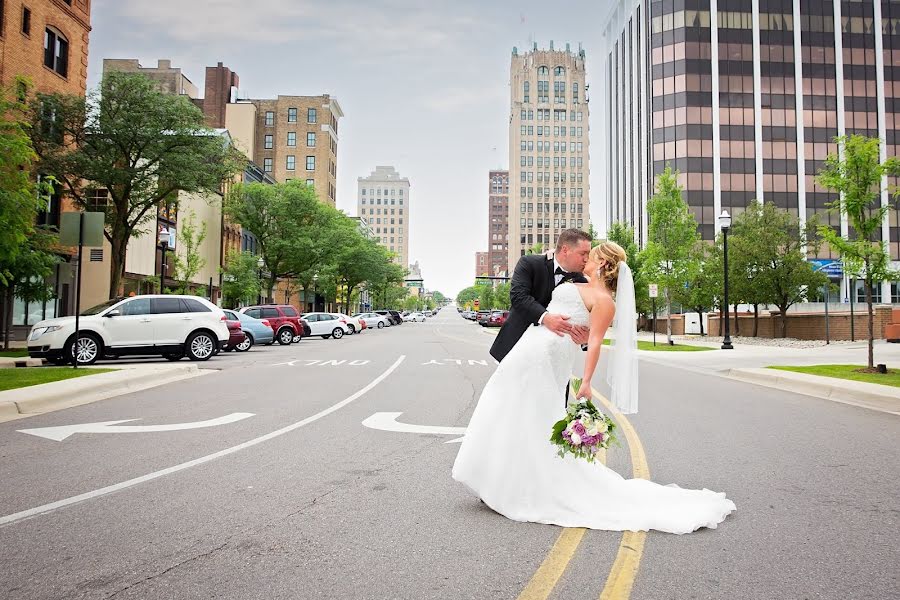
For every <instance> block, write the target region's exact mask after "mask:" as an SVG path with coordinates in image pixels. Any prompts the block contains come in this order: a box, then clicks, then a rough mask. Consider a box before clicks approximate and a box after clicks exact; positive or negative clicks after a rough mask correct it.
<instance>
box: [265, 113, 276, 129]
mask: <svg viewBox="0 0 900 600" xmlns="http://www.w3.org/2000/svg"><path fill="white" fill-rule="evenodd" d="M273 125H275V113H274V112H272V111H271V110H267V111H266V127H272V126H273Z"/></svg>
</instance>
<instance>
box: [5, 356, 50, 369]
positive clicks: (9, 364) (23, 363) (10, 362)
mask: <svg viewBox="0 0 900 600" xmlns="http://www.w3.org/2000/svg"><path fill="white" fill-rule="evenodd" d="M43 366H44V359H43V358H28V357H27V356H23V357H22V358H6V357H0V369H13V368H16V367H20V368H21V367H43Z"/></svg>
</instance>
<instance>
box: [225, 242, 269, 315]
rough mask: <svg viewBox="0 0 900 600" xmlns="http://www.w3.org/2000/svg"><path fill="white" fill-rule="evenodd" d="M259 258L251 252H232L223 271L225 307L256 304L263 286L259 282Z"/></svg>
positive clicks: (226, 258) (227, 257)
mask: <svg viewBox="0 0 900 600" xmlns="http://www.w3.org/2000/svg"><path fill="white" fill-rule="evenodd" d="M256 262H257V257H256V255H255V254H252V253H250V252H236V251H231V252H229V253H228V255H227V256H226V257H225V268H224V269H222V272H223V278H222V295H223V297H224V302H225V306H234V307H236V306H245V305H247V304H251V303H252V302H255V301H256V299H257V298H258V297H259V295H260V291H261V290H262V285H261V282H260V280H259V268H258V266H257V264H256Z"/></svg>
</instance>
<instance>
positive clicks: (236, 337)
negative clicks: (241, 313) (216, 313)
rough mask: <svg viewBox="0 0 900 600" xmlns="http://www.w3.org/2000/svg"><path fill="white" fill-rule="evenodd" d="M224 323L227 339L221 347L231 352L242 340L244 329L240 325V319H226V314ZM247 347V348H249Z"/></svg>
mask: <svg viewBox="0 0 900 600" xmlns="http://www.w3.org/2000/svg"><path fill="white" fill-rule="evenodd" d="M225 324H226V325H227V326H228V341H227V342H225V346H224V347H223V348H222V349H223V350H225V351H226V352H231V351H232V350H234V349H235V348H237V347H238V345H239V344H240V343H241V342H243V341H244V330H243V328H242V327H241V322H240V321H232V320H231V319H228V318H227V316H226V319H225ZM247 349H248V350H249V348H247Z"/></svg>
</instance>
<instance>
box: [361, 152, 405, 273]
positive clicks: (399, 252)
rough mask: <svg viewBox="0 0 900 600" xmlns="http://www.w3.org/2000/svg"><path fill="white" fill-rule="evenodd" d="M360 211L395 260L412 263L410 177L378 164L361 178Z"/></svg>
mask: <svg viewBox="0 0 900 600" xmlns="http://www.w3.org/2000/svg"><path fill="white" fill-rule="evenodd" d="M357 187H358V188H359V189H358V190H357V193H356V202H357V214H358V215H359V216H360V217H362V218H363V219H365V220H366V223H368V225H369V227H370V228H371V229H372V231H373V232H374V233H375V238H376V239H378V240H380V241H381V245H382V246H384V247H385V248H387V249H388V250H390V251H391V252H393V253H394V255H395V256H394V262H396V263H397V264H398V265H402V266H403V267H404V268H406V266H407V265H409V179H407V178H406V177H400V173H398V172H397V170H396V169H395V168H394V167H391V166H384V167H375V170H374V171H372V173H371V174H370V175H369V176H368V177H359V178H358V179H357Z"/></svg>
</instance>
